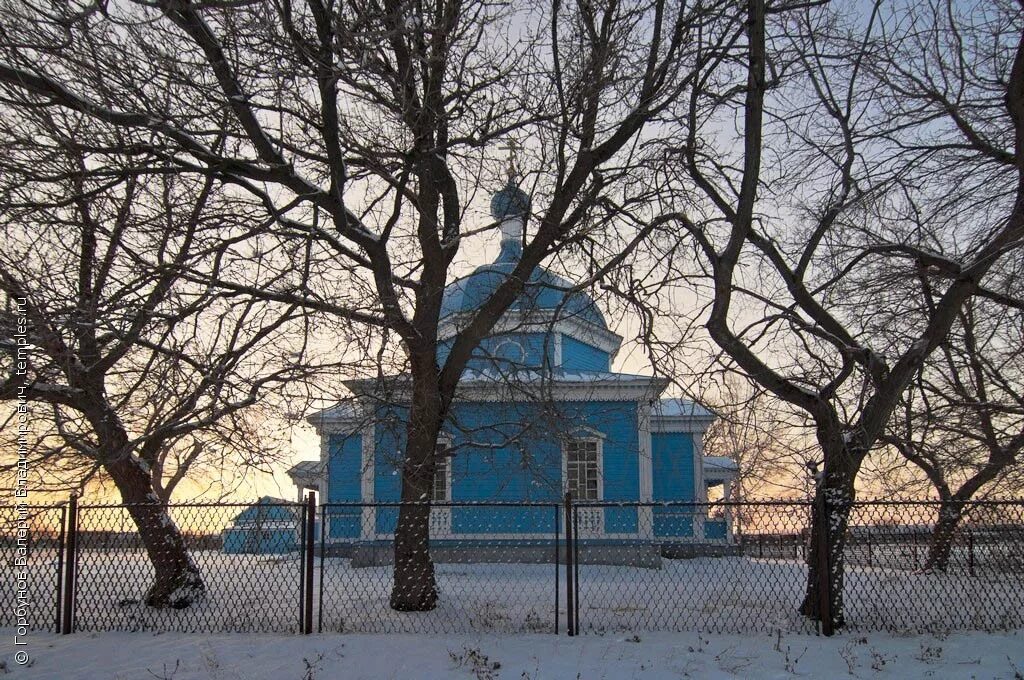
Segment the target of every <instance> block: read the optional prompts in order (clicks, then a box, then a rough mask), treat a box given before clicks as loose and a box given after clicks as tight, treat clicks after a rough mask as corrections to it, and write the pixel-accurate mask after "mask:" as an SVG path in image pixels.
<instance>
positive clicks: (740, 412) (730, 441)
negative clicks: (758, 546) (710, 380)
mask: <svg viewBox="0 0 1024 680" xmlns="http://www.w3.org/2000/svg"><path fill="white" fill-rule="evenodd" d="M718 392H719V393H718V397H717V398H715V399H710V400H709V401H708V403H709V404H711V405H712V407H713V410H714V412H715V415H716V420H715V422H714V424H712V425H711V427H710V428H709V429H708V433H707V439H706V441H705V443H704V451H705V453H707V454H708V455H713V456H725V457H726V458H729V459H730V460H732V461H735V463H736V478H735V481H734V482H733V483H732V485H731V500H732V501H734V502H736V503H745V502H749V501H757V500H764V499H766V498H773V497H776V498H777V497H779V496H798V497H804V496H806V492H807V489H806V483H807V469H806V467H805V465H804V463H805V461H806V460H807V457H808V455H807V454H808V452H807V451H806V450H805V448H806V447H805V446H804V445H803V444H804V442H803V440H804V438H803V437H802V436H801V435H802V434H803V430H802V428H801V427H800V425H799V424H798V423H795V422H793V421H792V420H791V419H788V418H786V417H785V413H786V410H785V404H779V403H778V400H777V399H775V398H774V397H773V396H772V395H771V394H769V393H767V392H765V391H764V389H763V388H760V387H759V386H757V385H756V384H751V383H750V382H749V381H748V380H746V379H744V378H742V377H740V376H737V375H728V376H727V377H726V378H725V380H724V384H723V385H722V387H721V388H720V390H719V391H718ZM743 512H744V509H743V508H742V507H739V508H737V509H736V513H735V516H737V517H739V518H740V519H741V520H742V513H743ZM742 524H743V522H742V521H741V522H740V525H742Z"/></svg>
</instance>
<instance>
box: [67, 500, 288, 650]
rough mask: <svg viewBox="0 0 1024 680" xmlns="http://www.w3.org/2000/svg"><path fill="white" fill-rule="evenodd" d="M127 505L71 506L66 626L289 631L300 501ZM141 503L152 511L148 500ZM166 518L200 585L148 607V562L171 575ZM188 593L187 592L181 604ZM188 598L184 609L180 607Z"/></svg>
mask: <svg viewBox="0 0 1024 680" xmlns="http://www.w3.org/2000/svg"><path fill="white" fill-rule="evenodd" d="M138 509H139V508H137V507H133V506H114V505H92V506H87V505H83V506H81V507H79V508H78V522H77V524H78V526H77V530H76V533H77V543H78V545H77V559H76V561H75V570H76V578H75V584H76V588H75V607H74V627H75V629H76V630H82V631H99V630H132V631H134V630H161V631H182V632H295V631H297V630H298V629H299V625H300V621H301V606H302V595H303V585H302V569H301V565H302V560H301V558H302V551H303V547H304V546H303V541H302V537H303V517H304V512H305V506H303V505H299V504H284V503H265V502H261V503H256V504H252V505H245V504H216V505H210V504H195V505H174V506H171V507H168V508H166V509H164V508H159V509H158V510H159V512H157V513H155V514H152V515H149V514H147V515H142V514H140V513H139V512H137V511H138ZM148 509H153V508H152V507H150V508H148ZM168 522H171V523H173V525H174V526H175V527H176V528H177V532H178V533H179V534H180V536H181V538H182V539H183V547H184V552H185V555H186V559H189V560H191V563H192V565H191V566H193V567H194V568H195V570H196V571H197V572H198V574H199V577H200V578H201V582H202V586H201V590H199V591H197V592H196V593H192V594H190V593H184V597H182V598H181V599H179V600H176V601H174V602H172V603H171V604H170V605H169V606H162V607H153V606H148V604H147V599H148V598H149V597H150V595H151V592H150V591H151V589H153V588H154V587H158V586H159V583H158V581H159V580H158V579H157V578H156V573H157V568H156V566H155V565H159V566H161V567H164V568H167V565H169V568H170V570H171V573H172V576H171V578H173V573H174V569H175V568H177V569H178V570H180V569H181V567H180V562H179V563H178V564H177V565H176V563H175V558H176V557H177V555H176V554H175V552H176V546H175V545H173V544H170V543H169V542H168V541H167V539H166V538H165V534H164V533H163V532H162V530H163V529H166V528H167V526H166V524H167V523H168ZM188 598H191V600H190V601H189V600H188ZM185 605H187V606H185Z"/></svg>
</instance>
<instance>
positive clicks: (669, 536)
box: [0, 498, 1024, 634]
mask: <svg viewBox="0 0 1024 680" xmlns="http://www.w3.org/2000/svg"><path fill="white" fill-rule="evenodd" d="M402 508H403V505H402V504H400V503H338V504H326V505H321V506H316V505H314V504H312V501H311V500H310V501H309V502H306V503H283V502H281V503H269V502H259V503H255V504H177V505H170V506H167V507H165V508H163V509H164V510H165V513H163V514H162V515H161V514H158V515H157V516H158V517H160V516H165V517H166V522H170V523H173V525H174V526H176V527H177V529H178V531H179V532H180V535H181V537H182V540H183V541H184V547H185V551H186V552H187V556H188V560H189V561H190V562H191V563H192V564H193V565H194V568H195V569H197V570H198V573H199V574H200V575H201V578H202V582H203V586H204V593H203V596H202V597H201V598H199V599H198V600H197V601H195V602H192V603H190V604H189V606H185V607H182V608H180V609H174V608H170V607H164V608H155V607H150V606H147V605H146V599H147V595H148V593H149V590H150V587H151V586H152V585H153V582H154V580H155V579H156V574H157V572H156V570H155V568H154V566H153V565H154V562H159V561H160V560H161V558H166V557H167V555H164V554H162V553H161V549H160V547H159V544H154V542H153V541H152V540H144V536H143V533H144V532H142V533H140V530H139V526H138V515H139V513H135V512H133V510H134V509H136V508H133V507H132V506H124V505H84V504H83V505H78V504H76V503H69V504H65V505H60V506H47V507H28V506H8V507H3V506H0V559H2V560H3V564H4V565H5V570H7V569H8V568H9V570H10V572H11V573H12V574H13V578H9V579H4V583H3V585H2V586H0V607H2V610H0V627H8V626H26V627H28V628H32V629H36V630H41V629H49V630H56V631H58V632H61V631H63V632H73V631H102V630H151V631H182V632H278V633H280V632H296V633H301V632H313V631H324V632H338V633H349V632H361V633H371V632H405V633H419V632H433V633H444V632H484V631H496V632H550V633H559V632H568V633H569V634H582V633H588V632H605V631H609V632H610V631H635V630H673V631H702V632H754V631H774V630H784V631H804V632H811V631H814V630H816V629H817V627H818V624H816V623H815V622H814V621H812V620H811V619H809V618H806V617H804V616H802V615H800V614H799V613H798V611H797V610H798V607H799V605H800V603H801V601H802V600H803V599H804V597H805V596H806V595H807V593H808V592H810V593H811V596H815V595H816V594H817V595H818V596H824V597H827V598H829V599H828V603H829V605H831V603H832V599H831V596H832V595H834V593H833V594H830V593H822V592H821V588H822V587H824V586H822V585H821V584H818V583H813V584H811V587H810V588H808V578H809V567H808V560H810V559H812V555H813V554H814V552H815V551H814V550H813V549H812V548H813V546H812V545H811V533H812V532H811V531H810V527H811V521H812V515H813V512H812V511H813V506H812V504H811V503H809V502H780V501H773V502H763V503H717V504H716V503H711V504H707V503H705V504H701V503H595V502H586V503H582V502H572V500H571V499H568V498H567V499H566V501H565V502H554V501H548V502H537V503H514V502H495V503H440V504H437V503H435V504H432V505H431V508H430V510H429V522H428V524H429V553H430V556H431V558H432V561H433V569H434V579H435V581H436V585H437V591H438V601H437V606H436V607H435V608H434V609H433V610H432V611H429V612H417V613H408V612H398V611H395V610H393V609H392V608H391V607H390V604H389V598H390V595H391V591H392V588H393V587H394V583H395V580H394V577H395V575H394V541H395V531H396V528H397V526H398V515H399V512H400V511H401V510H402ZM939 510H940V506H939V505H938V504H937V503H929V502H920V501H916V502H893V501H885V502H857V503H854V504H853V505H852V506H851V507H850V512H849V516H848V529H847V531H846V532H845V535H844V538H845V540H843V541H842V542H840V543H837V542H835V541H826V547H827V551H826V552H825V553H824V559H825V560H826V563H829V562H828V561H830V560H835V559H837V558H839V557H841V558H842V562H843V564H844V565H845V568H844V579H843V587H842V593H841V594H842V614H843V621H844V623H845V626H846V628H847V629H849V630H854V631H872V630H886V631H893V632H923V631H931V632H944V631H949V630H964V629H976V630H1001V629H1009V628H1017V627H1021V626H1024V501H1014V502H978V503H968V504H965V505H964V506H962V507H961V508H960V509H959V515H958V516H959V521H958V522H956V524H955V526H954V527H943V526H942V525H941V523H940V521H939V520H940V513H939ZM161 521H164V520H161ZM947 529H948V530H947ZM144 531H145V528H144ZM833 539H834V537H833ZM835 546H839V549H840V550H841V552H840V554H836V552H835V550H836V547H835ZM819 557H820V554H819ZM824 581H828V579H824ZM823 604H824V602H823ZM821 627H822V630H823V632H826V633H829V632H831V631H830V630H828V626H827V625H822V626H821Z"/></svg>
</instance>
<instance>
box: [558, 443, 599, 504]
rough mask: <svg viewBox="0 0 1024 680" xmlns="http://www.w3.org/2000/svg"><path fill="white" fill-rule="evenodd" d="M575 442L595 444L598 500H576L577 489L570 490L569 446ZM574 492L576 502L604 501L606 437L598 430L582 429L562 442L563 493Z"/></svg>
mask: <svg viewBox="0 0 1024 680" xmlns="http://www.w3.org/2000/svg"><path fill="white" fill-rule="evenodd" d="M574 442H585V443H592V444H594V445H595V446H594V448H595V451H596V457H597V498H588V499H584V498H576V497H575V491H576V490H575V489H570V488H569V444H570V443H574ZM567 491H573V492H574V497H573V500H574V501H579V502H584V503H585V502H591V503H594V502H600V501H603V500H604V435H603V434H601V433H600V432H598V431H597V430H591V429H590V428H581V429H579V430H576V431H574V432H571V433H570V434H569V436H568V437H567V438H566V439H564V440H563V441H562V492H563V493H564V492H567Z"/></svg>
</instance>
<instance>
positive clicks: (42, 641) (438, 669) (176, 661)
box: [0, 630, 1024, 680]
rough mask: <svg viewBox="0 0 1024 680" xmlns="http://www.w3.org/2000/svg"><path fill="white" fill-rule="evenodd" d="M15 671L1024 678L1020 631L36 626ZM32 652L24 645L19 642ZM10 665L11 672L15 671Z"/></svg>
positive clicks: (4, 654) (69, 679)
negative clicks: (252, 630) (207, 630)
mask: <svg viewBox="0 0 1024 680" xmlns="http://www.w3.org/2000/svg"><path fill="white" fill-rule="evenodd" d="M0 635H3V638H0V640H2V641H0V664H3V666H2V668H0V677H3V678H12V680H30V679H34V680H55V679H57V678H60V680H153V679H154V678H156V679H157V680H200V679H202V680H334V679H338V680H359V679H362V678H365V679H368V680H385V679H388V678H395V679H402V680H406V679H413V678H415V679H425V680H426V679H430V678H444V679H448V678H452V679H457V678H470V679H474V678H475V679H477V680H481V679H491V680H496V679H499V678H508V679H513V680H537V679H540V678H549V679H562V678H566V679H572V678H585V679H587V680H591V679H598V680H600V679H605V678H606V679H608V680H624V679H626V678H644V679H645V680H646V679H652V680H658V679H660V678H687V677H689V678H708V679H715V678H730V679H733V678H798V677H804V678H872V679H876V678H900V679H911V678H941V679H946V678H949V679H957V678H965V679H966V678H977V679H979V680H980V679H982V678H985V679H989V678H993V679H996V678H998V679H1006V680H1020V678H1022V677H1024V637H1022V636H1021V634H1019V633H998V634H984V633H957V634H952V635H949V636H939V637H933V636H908V637H898V636H895V637H894V636H891V635H887V634H880V633H871V634H867V635H860V634H852V633H846V634H842V635H837V636H835V637H833V638H820V637H815V636H812V635H787V634H776V635H771V634H765V635H750V636H738V635H698V634H693V633H646V634H645V633H640V634H637V635H628V636H625V635H603V636H602V635H593V634H592V635H583V636H580V637H577V638H569V637H566V636H564V635H561V636H555V635H541V634H530V635H517V636H499V635H483V636H473V635H452V636H428V635H402V634H394V635H312V636H298V635H288V636H276V635H202V636H199V635H183V634H179V633H164V634H152V633H98V634H88V633H79V634H76V635H70V636H65V637H60V636H56V635H53V634H48V633H47V634H34V635H32V636H31V638H30V640H29V646H28V647H25V648H23V649H27V650H28V652H29V654H30V658H31V662H30V665H28V666H24V665H19V664H18V663H17V662H16V660H15V658H14V656H15V651H14V646H13V644H12V640H13V633H12V632H11V631H6V630H5V631H0ZM19 649H22V648H19ZM5 671H6V673H5Z"/></svg>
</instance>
